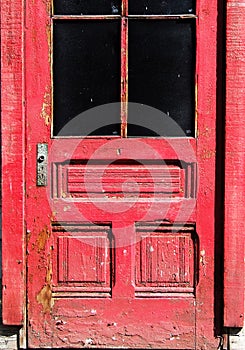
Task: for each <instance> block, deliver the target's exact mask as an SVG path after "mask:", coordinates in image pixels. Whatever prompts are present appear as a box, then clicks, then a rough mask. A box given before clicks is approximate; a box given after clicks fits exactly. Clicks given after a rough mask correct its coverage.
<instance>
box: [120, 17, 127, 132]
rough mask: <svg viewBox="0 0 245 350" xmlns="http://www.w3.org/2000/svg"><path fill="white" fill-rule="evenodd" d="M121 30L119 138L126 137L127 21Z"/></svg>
mask: <svg viewBox="0 0 245 350" xmlns="http://www.w3.org/2000/svg"><path fill="white" fill-rule="evenodd" d="M121 25H122V28H121V137H127V119H128V19H127V18H125V17H123V18H122V24H121Z"/></svg>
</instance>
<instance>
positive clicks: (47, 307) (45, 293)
mask: <svg viewBox="0 0 245 350" xmlns="http://www.w3.org/2000/svg"><path fill="white" fill-rule="evenodd" d="M37 301H38V303H39V304H41V305H42V306H43V312H44V313H48V312H50V311H51V308H52V305H51V304H52V290H51V286H50V285H49V284H47V285H45V286H44V287H43V288H42V289H41V291H40V292H39V293H38V295H37Z"/></svg>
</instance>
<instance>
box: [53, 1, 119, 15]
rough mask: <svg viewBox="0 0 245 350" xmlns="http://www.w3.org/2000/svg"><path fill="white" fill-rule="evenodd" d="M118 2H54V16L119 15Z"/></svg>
mask: <svg viewBox="0 0 245 350" xmlns="http://www.w3.org/2000/svg"><path fill="white" fill-rule="evenodd" d="M120 13H121V1H119V0H99V1H95V0H86V1H84V0H54V14H55V15H81V14H82V15H119V14H120Z"/></svg>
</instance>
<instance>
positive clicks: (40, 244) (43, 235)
mask: <svg viewBox="0 0 245 350" xmlns="http://www.w3.org/2000/svg"><path fill="white" fill-rule="evenodd" d="M49 237H50V232H49V230H48V228H47V226H46V227H44V228H43V229H42V231H41V232H39V235H38V237H37V241H36V245H35V246H36V247H37V249H38V253H40V251H42V250H44V248H45V246H46V243H47V240H48V239H49Z"/></svg>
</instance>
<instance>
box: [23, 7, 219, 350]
mask: <svg viewBox="0 0 245 350" xmlns="http://www.w3.org/2000/svg"><path fill="white" fill-rule="evenodd" d="M57 3H58V2H56V5H57ZM59 4H62V3H59ZM66 4H67V2H63V5H64V6H65V5H66ZM123 4H124V5H125V4H126V2H123ZM49 5H50V4H49V3H48V2H47V3H46V5H44V3H43V2H40V3H33V1H27V9H26V11H27V14H28V16H26V52H25V54H26V63H25V64H26V67H28V69H26V76H25V79H26V129H27V140H26V174H27V178H26V225H27V238H28V242H27V259H28V263H27V264H28V269H27V299H28V310H27V313H28V327H27V328H28V347H29V348H50V347H54V348H55V347H56V348H83V347H84V348H86V347H95V348H106V347H107V348H123V347H127V348H161V349H182V350H186V349H216V348H217V343H218V342H217V341H216V340H215V338H214V332H213V327H214V324H213V323H214V322H213V316H214V314H213V305H214V183H215V182H214V180H215V112H216V111H215V89H216V86H215V76H216V61H215V57H216V55H215V52H216V51H215V50H216V48H215V37H216V32H215V30H214V28H215V27H216V16H215V13H216V10H215V4H214V5H210V4H209V3H208V4H206V3H205V4H204V2H202V1H201V3H198V11H197V13H198V15H199V16H200V18H199V19H198V21H197V22H196V32H197V39H198V40H197V56H196V66H197V67H196V75H197V74H198V79H197V78H196V83H198V89H196V109H197V111H196V113H197V114H198V118H197V119H196V120H195V122H194V120H193V118H192V120H191V118H190V120H191V124H192V136H193V137H187V136H186V135H187V133H184V135H182V136H181V137H180V135H176V136H177V137H173V134H171V135H166V136H168V137H165V138H164V137H149V138H147V137H144V138H143V137H142V138H137V137H135V138H133V137H131V138H126V137H125V136H126V133H125V130H126V128H125V125H126V124H127V113H125V110H126V109H125V104H124V103H125V101H126V100H125V99H126V98H127V87H126V88H125V84H126V85H127V83H128V81H127V78H128V75H127V69H126V68H125V67H126V66H127V65H125V63H127V54H125V52H124V49H125V48H126V47H127V42H126V39H125V38H126V37H127V30H126V31H125V28H124V26H126V27H127V22H128V18H127V11H126V10H125V6H124V7H122V9H123V11H124V12H123V16H122V17H123V18H121V16H119V17H118V18H113V19H112V18H110V19H105V18H104V19H103V21H107V20H108V21H112V22H110V25H113V23H116V22H117V20H118V21H121V33H122V35H121V44H122V48H123V50H122V51H121V66H122V67H123V68H122V70H121V82H120V83H121V93H120V98H121V101H122V102H123V103H122V108H121V110H120V112H121V120H120V123H121V126H122V128H121V130H119V132H121V137H120V136H119V135H114V134H113V133H112V135H111V136H107V137H98V136H97V137H96V136H95V135H94V136H92V137H91V136H89V137H81V135H82V134H81V133H80V131H77V130H76V129H73V131H74V130H75V134H74V133H73V131H72V132H71V133H70V134H69V133H68V134H63V135H59V137H52V131H53V130H56V131H54V134H55V135H56V134H58V131H57V130H60V128H61V124H62V121H61V119H62V118H61V119H59V118H60V116H59V114H57V115H56V117H55V118H56V119H54V121H55V120H56V122H57V124H56V125H58V124H59V123H61V124H59V126H58V127H57V129H55V127H56V126H55V123H56V122H55V123H52V118H53V115H55V113H56V112H55V111H54V113H53V112H52V108H54V109H55V108H56V107H57V101H56V102H55V103H54V104H52V100H53V95H52V94H53V92H55V90H54V91H53V89H52V75H53V71H52V69H51V68H52V64H53V63H54V64H55V59H54V61H53V55H55V50H54V52H53V51H52V48H53V46H52V45H51V44H52V40H51V33H50V30H51V27H52V26H51V24H52V22H53V26H54V23H56V22H57V23H58V21H60V22H59V24H61V23H63V22H62V21H63V20H64V21H65V18H63V17H62V19H61V18H60V17H59V16H62V15H61V14H60V13H57V17H55V18H53V19H52V18H51V12H50V6H49ZM56 5H55V6H56ZM57 8H58V7H57ZM61 10H62V11H63V9H62V8H60V10H57V11H61ZM67 11H68V12H69V14H70V10H69V9H68V10H67ZM76 11H77V9H75V12H76ZM79 11H80V8H79ZM88 11H90V10H88ZM137 11H138V10H137ZM211 13H212V15H211ZM62 14H63V12H62ZM66 15H67V14H66ZM75 15H77V13H75ZM89 15H90V14H89ZM99 15H101V14H99ZM116 16H118V15H116ZM78 17H79V16H77V17H76V16H75V18H73V19H72V20H73V21H78V20H81V19H80V17H79V18H78ZM88 17H89V16H86V18H85V17H84V21H88V20H90V19H91V18H88ZM92 17H93V16H92ZM94 20H95V19H94V18H92V19H91V21H94ZM100 20H102V19H100ZM144 20H147V19H146V18H145V19H144ZM162 20H163V21H165V19H162ZM188 20H189V19H188ZM192 20H193V21H195V20H196V19H195V16H194V17H193V18H192ZM69 21H70V18H69ZM113 21H114V22H113ZM74 23H75V22H74ZM82 23H85V22H82ZM88 23H92V22H88ZM94 23H96V22H94ZM103 23H104V22H103ZM108 23H109V22H108ZM207 24H208V26H207ZM74 26H76V25H74ZM79 26H80V25H79ZM83 26H84V24H82V25H81V27H83ZM129 29H130V28H129ZM54 32H55V29H54ZM207 34H208V36H207ZM98 35H102V36H103V33H99V34H98ZM82 36H83V35H82V33H81V36H79V40H80V39H81V38H80V37H82ZM207 38H208V39H207ZM210 38H211V39H210ZM209 39H210V41H209ZM79 40H78V41H79ZM99 44H101V41H100V40H99ZM105 44H106V42H105ZM210 45H211V46H212V45H213V46H212V48H213V50H210ZM75 46H76V45H75ZM110 50H111V47H110ZM61 51H62V50H61ZM82 54H84V52H82ZM95 56H96V55H95ZM114 57H117V56H114ZM97 58H98V57H97V56H96V59H97ZM112 61H113V64H115V66H116V67H117V63H115V61H114V60H112ZM102 63H103V64H104V62H102ZM61 66H62V65H61ZM33 72H35V74H33ZM56 76H58V75H57V74H56ZM58 79H60V82H61V80H62V76H60V77H59V78H58ZM71 83H72V81H71ZM71 85H72V84H71ZM56 86H57V84H56ZM118 89H120V88H118ZM118 91H119V90H113V93H115V94H117V93H118ZM104 92H105V91H104ZM57 96H58V95H56V98H58V97H57ZM59 102H60V101H59ZM109 102H110V101H109ZM176 103H177V102H176ZM191 103H192V104H193V101H192V102H191ZM67 104H69V103H68V102H67V103H65V105H66V106H67ZM55 106H56V107H55ZM73 107H74V106H71V108H73ZM187 114H188V113H187ZM95 115H96V117H97V118H98V119H100V118H102V116H103V115H102V114H99V113H98V110H97V112H96V113H95ZM134 118H136V117H135V115H134ZM103 122H105V123H106V121H103ZM129 122H130V121H129ZM136 122H137V120H136ZM81 123H82V122H81ZM148 123H151V120H149V119H148ZM102 124H103V123H102ZM194 124H196V129H197V131H196V132H194ZM134 125H136V126H137V123H134ZM147 127H148V129H150V125H149V124H147ZM188 128H189V124H188ZM122 130H124V131H123V132H122ZM76 131H77V132H76ZM197 132H198V133H197ZM85 134H86V133H85ZM79 135H80V137H79ZM97 135H105V133H102V134H97ZM136 135H138V134H136ZM56 136H57V135H56ZM194 136H195V137H194ZM38 144H45V145H47V149H48V155H47V156H48V167H47V186H38V185H37V181H36V165H37V145H38ZM38 161H42V160H40V158H38ZM44 176H46V174H44Z"/></svg>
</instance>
